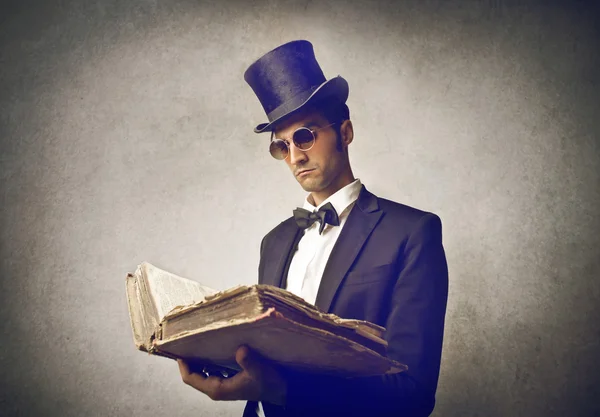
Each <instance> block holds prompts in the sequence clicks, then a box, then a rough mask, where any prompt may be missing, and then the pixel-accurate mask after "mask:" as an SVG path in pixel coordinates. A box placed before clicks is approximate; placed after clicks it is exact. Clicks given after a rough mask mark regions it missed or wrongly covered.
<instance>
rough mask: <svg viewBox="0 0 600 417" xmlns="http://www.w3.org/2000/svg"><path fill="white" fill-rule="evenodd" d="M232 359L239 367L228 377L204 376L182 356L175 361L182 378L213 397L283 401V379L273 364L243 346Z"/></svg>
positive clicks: (215, 398) (214, 398)
mask: <svg viewBox="0 0 600 417" xmlns="http://www.w3.org/2000/svg"><path fill="white" fill-rule="evenodd" d="M235 360H236V362H237V363H238V364H239V365H240V367H241V368H242V371H240V372H238V373H237V374H236V375H234V376H233V377H231V378H219V377H217V376H210V377H208V378H206V377H204V376H203V375H200V374H197V373H193V372H191V371H190V368H189V367H188V365H187V364H186V363H185V362H184V361H183V360H181V359H178V360H177V363H178V364H179V372H180V373H181V379H183V382H185V383H186V384H187V385H189V386H191V387H194V388H196V389H197V390H198V391H201V392H203V393H205V394H206V395H208V396H209V397H210V398H211V399H212V400H214V401H234V400H249V401H267V402H270V403H272V404H278V405H284V404H285V398H286V393H287V383H286V381H285V379H284V378H283V376H282V375H281V373H280V372H279V371H278V370H277V369H276V368H275V367H274V366H273V365H271V364H270V363H268V361H267V360H265V359H264V358H262V357H261V356H260V355H259V354H257V353H255V352H253V351H251V350H250V349H249V348H248V347H247V346H240V347H239V348H238V350H237V351H236V353H235Z"/></svg>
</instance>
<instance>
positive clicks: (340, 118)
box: [308, 99, 350, 152]
mask: <svg viewBox="0 0 600 417" xmlns="http://www.w3.org/2000/svg"><path fill="white" fill-rule="evenodd" d="M308 110H314V111H316V112H318V113H320V114H322V115H323V117H325V119H327V121H328V122H329V123H335V124H334V125H333V126H332V127H333V129H334V130H335V133H336V146H337V150H338V151H340V152H341V151H342V132H341V127H342V122H344V120H349V119H350V109H349V108H348V105H347V104H346V103H340V102H339V101H337V100H332V99H329V100H327V99H325V100H320V101H317V102H315V103H313V104H310V105H309V108H308Z"/></svg>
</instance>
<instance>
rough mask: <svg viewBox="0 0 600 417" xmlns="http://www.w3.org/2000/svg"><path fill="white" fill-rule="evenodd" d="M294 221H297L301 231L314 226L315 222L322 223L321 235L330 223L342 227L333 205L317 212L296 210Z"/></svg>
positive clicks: (326, 205)
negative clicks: (326, 224)
mask: <svg viewBox="0 0 600 417" xmlns="http://www.w3.org/2000/svg"><path fill="white" fill-rule="evenodd" d="M294 220H296V224H298V227H300V228H301V229H306V228H308V227H310V226H312V224H313V223H314V222H316V221H318V222H319V223H321V225H320V226H319V234H321V233H322V232H323V229H324V228H325V223H329V224H330V225H332V226H339V225H340V219H339V217H338V214H337V212H336V211H335V208H334V207H333V205H332V204H331V203H327V204H325V205H324V206H323V207H321V208H320V209H319V210H317V211H308V210H306V209H303V208H300V207H298V208H297V209H296V210H294Z"/></svg>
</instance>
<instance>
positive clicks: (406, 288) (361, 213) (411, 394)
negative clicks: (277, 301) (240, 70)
mask: <svg viewBox="0 0 600 417" xmlns="http://www.w3.org/2000/svg"><path fill="white" fill-rule="evenodd" d="M245 79H246V81H247V82H248V84H249V85H250V86H251V87H252V89H253V90H254V92H255V94H256V95H257V97H258V99H259V101H260V102H261V104H262V106H263V108H264V110H265V112H266V114H267V118H268V120H269V122H268V123H262V124H260V125H258V126H257V127H256V128H255V132H257V133H261V132H271V135H272V136H271V142H270V144H269V150H270V152H271V155H272V156H273V157H275V158H276V159H280V160H283V161H284V162H285V164H286V165H287V166H288V167H289V169H290V170H291V171H292V173H293V175H294V176H295V178H296V180H297V181H298V183H299V184H300V185H301V186H302V188H303V189H304V190H305V191H307V192H309V193H310V194H309V195H308V197H307V199H306V201H305V203H304V207H303V209H300V208H298V209H296V210H294V216H293V217H290V218H289V219H287V220H285V221H283V222H282V223H280V224H279V225H278V226H277V227H275V228H274V229H273V230H272V231H271V232H269V233H268V234H267V235H266V236H265V237H264V238H263V240H262V243H261V246H260V264H259V283H261V284H270V285H276V286H279V287H283V288H287V289H288V290H289V291H291V292H293V293H295V294H297V295H299V296H301V297H303V298H304V299H305V300H307V301H308V302H311V303H314V304H315V305H316V306H317V307H319V308H320V309H321V310H324V311H327V312H329V313H333V314H336V315H338V316H340V317H343V318H353V319H362V320H367V321H370V322H373V323H376V324H379V325H382V326H384V327H386V334H385V338H386V340H387V342H388V356H389V357H390V358H392V359H395V360H397V361H399V362H401V363H404V364H406V365H408V370H407V371H406V372H402V373H399V374H394V375H384V376H375V377H363V378H341V377H333V376H324V375H314V374H308V373H306V374H302V373H298V372H291V371H289V370H285V369H281V368H278V367H277V366H276V365H275V364H272V363H269V361H268V360H266V359H264V358H262V357H260V356H259V355H258V354H256V353H254V352H252V351H251V350H250V349H249V348H248V347H246V346H242V347H240V348H239V349H238V351H237V352H236V360H237V361H238V363H239V364H240V366H241V368H242V371H241V372H240V373H238V374H237V375H235V376H233V377H231V378H220V377H216V376H210V377H208V378H205V377H203V376H201V375H199V374H196V373H193V372H191V371H190V369H189V368H188V366H187V365H186V364H185V363H183V362H182V361H179V367H180V371H181V375H182V378H183V380H184V382H186V383H187V384H189V385H191V386H193V387H195V388H196V389H198V390H200V391H202V392H204V393H206V394H207V395H209V396H210V397H211V398H212V399H214V400H249V402H248V404H247V406H246V409H245V412H244V416H255V415H261V414H263V413H264V415H266V417H272V416H299V415H306V416H332V415H334V416H337V415H343V416H349V415H360V416H384V415H394V416H427V415H429V414H430V413H431V411H432V410H433V407H434V404H435V391H436V387H437V382H438V376H439V369H440V359H441V349H442V338H443V329H444V316H445V311H446V300H447V294H448V269H447V264H446V258H445V254H444V249H443V246H442V232H441V221H440V219H439V217H438V216H436V215H435V214H432V213H428V212H425V211H421V210H418V209H415V208H412V207H409V206H406V205H402V204H399V203H395V202H392V201H389V200H385V199H382V198H378V197H376V196H375V195H373V194H371V193H370V192H369V191H367V189H366V188H365V187H364V186H363V185H362V184H361V182H360V180H359V179H356V178H355V177H354V175H353V173H352V169H351V167H350V162H349V158H348V148H349V145H350V144H351V143H352V141H353V139H354V131H353V128H352V122H351V121H350V118H349V111H348V107H347V106H346V104H345V102H346V100H347V97H348V84H347V82H346V81H345V80H344V79H343V78H342V77H339V76H338V77H335V78H333V79H330V80H326V79H325V77H324V75H323V73H322V71H321V69H320V67H319V65H318V63H317V61H316V59H315V56H314V52H313V47H312V45H311V44H310V43H309V42H307V41H294V42H290V43H286V44H284V45H282V46H280V47H278V48H276V49H274V50H273V51H271V52H269V53H267V54H266V55H264V56H263V57H262V58H260V59H259V60H258V61H256V62H255V63H254V64H252V65H251V66H250V67H249V68H248V70H247V71H246V73H245Z"/></svg>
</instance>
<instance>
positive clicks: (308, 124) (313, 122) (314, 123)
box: [271, 120, 321, 141]
mask: <svg viewBox="0 0 600 417" xmlns="http://www.w3.org/2000/svg"><path fill="white" fill-rule="evenodd" d="M300 127H307V128H310V127H321V125H320V124H319V122H317V121H316V120H309V121H308V122H306V123H304V124H303V125H302V126H300ZM273 139H281V140H284V139H282V138H279V137H277V136H275V132H273V131H271V141H273ZM285 140H287V139H285Z"/></svg>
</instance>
